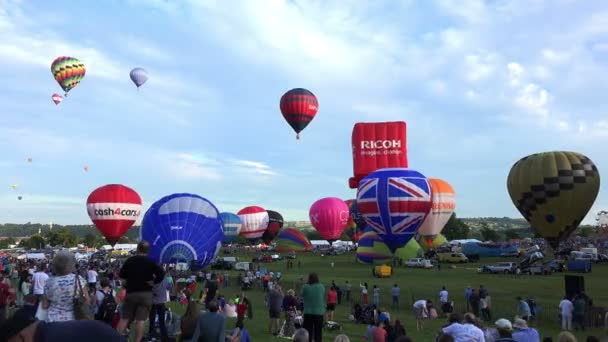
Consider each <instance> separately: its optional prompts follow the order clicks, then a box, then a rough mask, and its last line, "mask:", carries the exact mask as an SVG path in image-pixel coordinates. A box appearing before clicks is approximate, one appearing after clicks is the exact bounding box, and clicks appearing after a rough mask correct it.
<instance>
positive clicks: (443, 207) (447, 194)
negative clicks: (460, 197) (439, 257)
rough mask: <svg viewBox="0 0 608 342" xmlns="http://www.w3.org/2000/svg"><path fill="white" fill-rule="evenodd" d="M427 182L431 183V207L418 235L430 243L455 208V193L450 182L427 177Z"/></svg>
mask: <svg viewBox="0 0 608 342" xmlns="http://www.w3.org/2000/svg"><path fill="white" fill-rule="evenodd" d="M429 184H430V185H431V201H432V202H433V207H432V208H431V211H430V212H429V215H428V216H427V217H426V219H425V220H424V222H423V223H422V226H420V228H419V229H418V235H420V236H422V237H423V238H425V239H427V243H428V244H431V243H432V242H433V238H434V237H435V236H437V235H438V234H439V233H441V230H443V227H444V226H445V224H446V223H448V221H449V220H450V217H451V216H452V213H453V212H454V209H455V208H456V193H455V192H454V189H453V188H452V186H451V185H450V183H448V182H446V181H444V180H442V179H438V178H429Z"/></svg>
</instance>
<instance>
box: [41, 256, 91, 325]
mask: <svg viewBox="0 0 608 342" xmlns="http://www.w3.org/2000/svg"><path fill="white" fill-rule="evenodd" d="M52 268H53V273H54V276H53V277H52V278H49V279H48V280H46V281H45V285H44V293H45V295H44V297H43V299H42V307H43V308H44V309H47V310H48V319H47V320H48V321H49V322H65V321H72V320H74V319H75V317H74V297H76V296H80V295H82V296H84V298H85V301H87V302H89V292H88V291H87V290H86V282H85V280H84V278H83V277H81V276H76V275H75V274H74V273H73V272H74V271H75V270H76V258H75V257H74V254H72V253H71V252H69V251H61V252H58V253H57V254H56V255H55V257H54V258H53V262H52ZM34 276H35V274H34Z"/></svg>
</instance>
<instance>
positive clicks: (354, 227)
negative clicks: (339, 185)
mask: <svg viewBox="0 0 608 342" xmlns="http://www.w3.org/2000/svg"><path fill="white" fill-rule="evenodd" d="M344 202H345V203H346V204H347V205H348V211H349V216H350V217H349V219H348V222H347V223H346V228H345V229H344V233H346V235H347V236H348V238H349V239H350V240H351V241H352V242H354V243H357V241H359V238H360V237H361V234H363V229H365V228H366V227H367V223H365V220H364V219H363V218H362V217H361V215H360V214H359V208H358V207H357V201H356V200H354V199H349V200H346V201H344Z"/></svg>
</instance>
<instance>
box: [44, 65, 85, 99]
mask: <svg viewBox="0 0 608 342" xmlns="http://www.w3.org/2000/svg"><path fill="white" fill-rule="evenodd" d="M51 72H52V73H53V77H55V80H56V81H57V83H59V85H60V86H61V89H63V91H65V96H68V92H69V91H70V90H72V89H73V88H75V87H76V86H77V85H78V83H80V81H82V79H83V78H84V74H85V73H86V68H85V67H84V64H83V63H82V62H81V61H79V60H78V59H76V58H74V57H67V56H61V57H57V58H55V60H54V61H53V63H52V64H51Z"/></svg>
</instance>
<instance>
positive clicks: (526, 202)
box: [507, 151, 600, 250]
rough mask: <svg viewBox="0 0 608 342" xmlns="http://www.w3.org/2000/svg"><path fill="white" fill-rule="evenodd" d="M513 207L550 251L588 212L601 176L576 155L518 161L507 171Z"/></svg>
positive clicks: (549, 155) (552, 154) (543, 155)
mask: <svg viewBox="0 0 608 342" xmlns="http://www.w3.org/2000/svg"><path fill="white" fill-rule="evenodd" d="M507 188H508V190H509V195H510V196H511V200H512V201H513V204H515V206H516V207H517V209H518V210H519V212H520V213H521V214H522V215H523V216H524V218H525V219H526V220H527V221H528V222H529V223H530V225H531V226H532V229H533V230H534V231H535V232H536V233H537V234H538V235H540V236H541V237H543V238H545V239H546V240H547V241H548V242H549V244H550V245H551V247H553V249H554V250H555V249H557V247H558V246H559V243H560V241H562V240H565V239H567V238H568V237H569V236H570V234H572V232H573V231H574V230H575V229H576V228H577V227H578V226H579V224H580V223H581V221H582V220H583V219H584V218H585V215H587V212H589V209H591V206H592V205H593V202H594V201H595V198H596V197H597V194H598V192H599V188H600V174H599V172H598V170H597V167H596V166H595V164H593V162H592V161H591V159H589V158H587V157H586V156H584V155H583V154H580V153H576V152H559V151H558V152H545V153H538V154H533V155H530V156H527V157H524V158H522V159H520V160H519V161H518V162H517V163H515V165H513V167H512V168H511V171H510V172H509V176H508V178H507Z"/></svg>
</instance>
